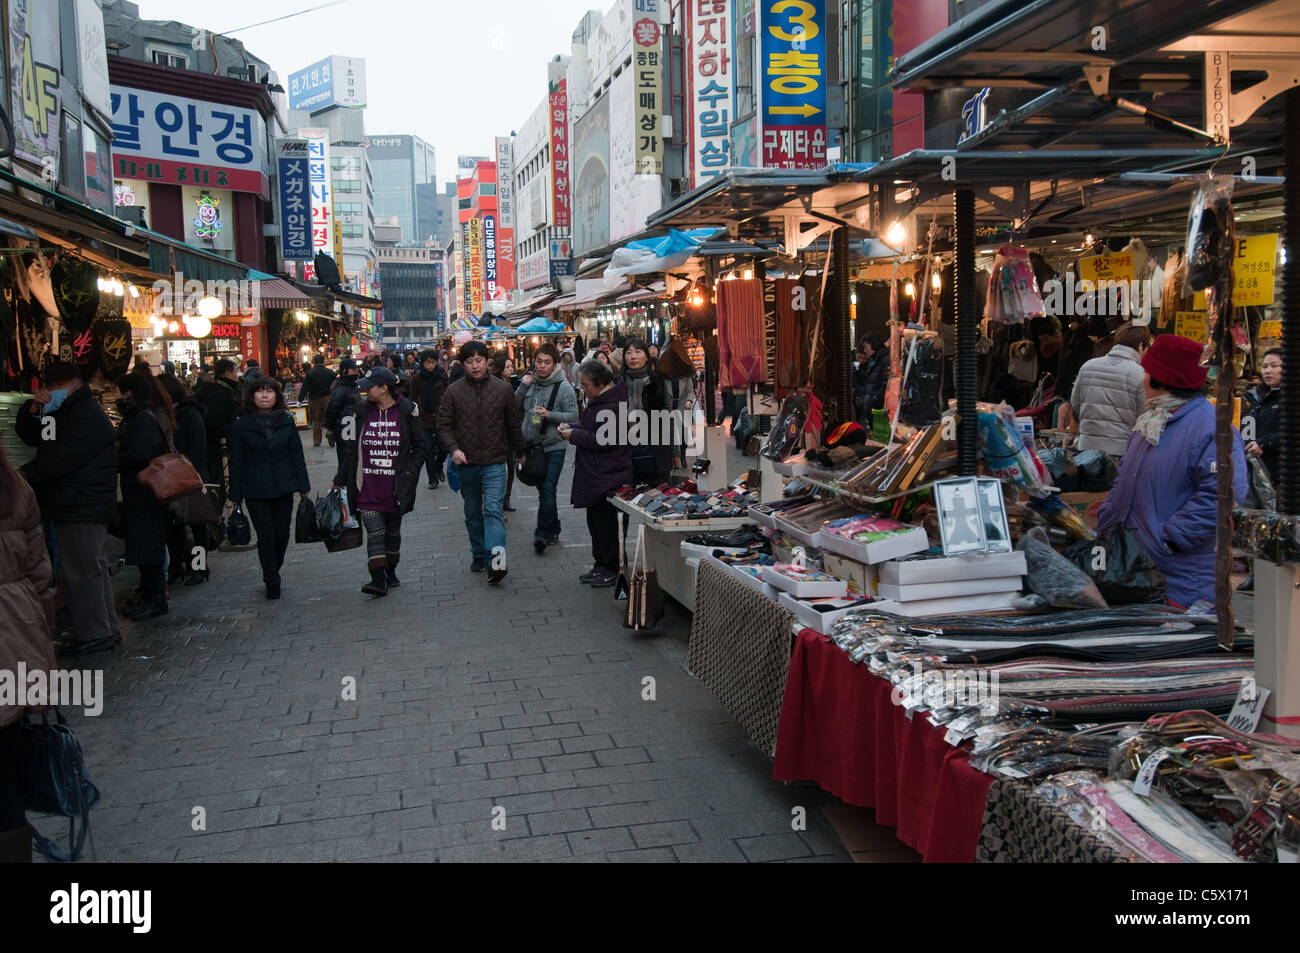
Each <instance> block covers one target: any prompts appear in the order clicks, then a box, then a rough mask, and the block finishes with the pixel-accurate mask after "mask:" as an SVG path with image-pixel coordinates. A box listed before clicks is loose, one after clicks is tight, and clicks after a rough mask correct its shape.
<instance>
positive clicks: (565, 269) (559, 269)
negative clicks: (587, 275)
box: [551, 258, 573, 281]
mask: <svg viewBox="0 0 1300 953" xmlns="http://www.w3.org/2000/svg"><path fill="white" fill-rule="evenodd" d="M572 277H573V259H572V258H552V259H551V280H552V281H554V280H555V279H556V278H572Z"/></svg>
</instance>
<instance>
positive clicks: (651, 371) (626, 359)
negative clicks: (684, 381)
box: [622, 338, 674, 486]
mask: <svg viewBox="0 0 1300 953" xmlns="http://www.w3.org/2000/svg"><path fill="white" fill-rule="evenodd" d="M622 382H623V386H624V387H626V388H627V410H628V430H629V431H630V432H633V428H634V426H635V422H634V420H633V418H632V416H631V414H632V412H633V411H638V412H640V413H643V414H645V415H646V416H645V417H644V418H643V420H644V421H645V423H644V424H643V425H642V427H641V428H640V429H641V431H642V432H644V433H645V435H646V437H645V440H644V441H642V442H641V443H640V444H639V445H637V446H633V447H632V466H633V469H634V470H635V472H636V482H637V483H649V484H651V485H653V486H658V485H659V484H661V483H663V482H665V481H666V480H667V479H668V474H669V471H670V470H671V469H672V465H673V450H674V447H673V445H672V443H671V442H665V441H663V440H661V439H660V438H661V437H662V436H663V435H662V434H658V433H656V432H655V425H654V420H655V418H654V417H653V416H651V415H652V414H654V412H655V411H657V410H663V407H664V381H663V378H662V377H661V376H660V375H659V372H658V371H656V370H655V366H654V363H653V362H652V361H651V360H650V349H649V348H648V347H647V346H646V343H645V341H643V340H641V339H640V338H628V339H627V340H626V341H625V342H624V343H623V377H622Z"/></svg>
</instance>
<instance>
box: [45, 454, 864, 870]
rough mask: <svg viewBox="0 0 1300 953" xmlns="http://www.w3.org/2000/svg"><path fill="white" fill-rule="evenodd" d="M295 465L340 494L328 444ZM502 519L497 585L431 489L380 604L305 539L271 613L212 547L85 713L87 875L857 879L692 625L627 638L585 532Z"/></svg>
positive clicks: (569, 514)
mask: <svg viewBox="0 0 1300 953" xmlns="http://www.w3.org/2000/svg"><path fill="white" fill-rule="evenodd" d="M308 442H310V440H309V441H308ZM307 455H308V463H309V468H310V471H311V477H312V484H313V487H316V488H319V489H322V490H323V489H325V488H327V487H328V485H329V478H330V476H331V474H332V472H333V464H334V451H333V450H331V449H329V448H327V447H321V448H318V449H316V448H312V447H310V446H308V448H307ZM569 463H570V466H569V467H568V468H567V469H566V472H565V477H564V480H563V482H562V484H561V491H560V492H561V497H560V498H561V500H562V501H567V499H568V493H569V490H568V486H569V476H570V474H571V471H572V459H571V457H570V461H569ZM514 502H515V505H516V506H518V507H519V511H518V512H517V513H514V514H508V515H509V516H510V525H509V534H510V550H509V555H510V560H511V562H510V574H509V576H508V577H507V579H506V580H505V582H504V583H503V584H502V586H501V587H500V588H499V589H498V588H493V587H491V586H489V585H488V584H487V581H486V578H485V576H483V575H478V574H473V575H472V574H470V572H469V568H468V567H469V554H468V544H467V542H466V537H465V531H464V522H463V518H462V511H461V502H460V497H459V496H457V495H454V494H452V493H451V491H450V490H448V489H447V488H446V486H445V485H444V486H443V487H441V488H440V489H438V490H436V491H429V490H426V489H424V487H423V486H422V487H421V489H420V498H419V501H418V504H417V508H416V510H415V512H414V513H413V514H412V515H410V516H408V517H407V518H406V521H405V523H404V526H403V546H402V549H403V559H402V564H401V566H400V567H399V576H400V577H401V580H402V587H401V588H400V589H398V590H395V591H393V592H391V593H390V594H389V595H388V596H387V597H385V598H382V599H372V598H370V597H368V596H364V595H362V593H361V592H360V586H361V584H362V583H363V582H364V581H365V578H366V574H365V572H364V568H363V567H364V563H365V556H364V550H352V551H349V552H344V553H336V554H333V555H331V554H328V553H326V552H325V550H324V547H323V546H321V545H319V544H315V545H311V546H299V545H295V544H291V545H290V549H289V556H288V562H287V565H286V567H285V570H284V574H283V575H284V597H283V599H282V600H281V601H279V602H268V601H266V600H265V599H264V597H263V592H262V587H261V584H260V573H259V571H258V568H257V559H256V554H255V552H254V551H252V550H244V551H233V552H224V551H223V552H219V553H216V554H214V556H213V559H212V581H211V582H210V583H208V584H207V585H203V586H198V587H195V588H183V587H177V588H175V589H174V590H173V592H172V611H171V614H170V615H169V616H167V617H165V618H162V619H156V620H152V621H150V622H145V623H141V624H138V625H133V624H131V623H128V622H123V634H124V636H125V638H126V644H125V645H124V647H123V648H122V649H120V650H118V651H117V652H114V653H112V654H111V655H110V656H101V657H100V658H102V659H104V661H103V662H98V661H97V662H95V663H93V664H102V665H103V666H104V668H105V682H106V689H107V696H108V697H107V700H106V703H105V705H104V711H103V714H102V715H100V716H99V717H96V718H86V717H83V716H82V715H81V713H80V712H76V713H75V714H74V715H73V719H72V720H73V723H74V725H75V727H76V730H77V732H78V735H79V737H80V738H81V741H82V745H83V747H84V749H85V752H86V758H87V762H88V764H89V766H90V769H91V772H92V774H93V775H94V778H95V780H96V782H97V783H98V785H99V787H100V789H101V791H102V792H103V799H102V801H101V802H100V805H99V806H98V807H97V808H96V809H95V810H94V812H93V815H92V817H93V825H92V829H93V833H94V843H95V847H96V850H97V858H98V859H99V860H107V861H128V860H129V861H174V860H182V861H191V860H223V861H328V860H373V861H379V860H394V861H435V860H437V861H487V860H511V861H524V860H539V861H571V860H588V861H589V860H594V861H746V860H748V861H772V860H829V861H847V860H848V855H847V853H846V852H845V851H844V849H843V848H842V847H841V845H840V843H839V840H838V839H837V838H836V836H835V834H834V833H833V831H832V830H831V828H830V827H829V825H828V824H827V823H826V821H825V820H824V819H823V817H822V814H821V811H820V809H819V806H820V805H821V804H823V803H825V802H826V801H827V798H826V796H825V795H823V794H822V793H821V792H820V791H818V790H817V789H815V788H811V787H787V786H785V785H782V784H778V783H776V782H774V781H772V780H771V762H770V760H769V759H768V758H767V757H766V756H764V755H763V754H761V753H760V752H759V751H758V750H757V749H755V748H754V747H753V746H752V745H751V744H750V743H749V741H748V740H747V739H746V738H745V736H744V733H743V732H742V731H741V729H740V728H739V727H738V726H737V725H736V723H735V722H734V721H733V719H732V718H731V717H730V716H729V715H728V714H727V713H726V712H725V711H723V709H722V707H721V706H720V705H719V704H718V702H717V701H716V700H715V699H714V698H713V696H712V695H711V694H710V693H709V692H708V690H707V689H705V688H704V687H703V686H702V685H700V684H699V683H698V682H697V681H696V680H695V679H693V678H692V677H691V676H690V675H688V674H687V673H686V672H685V671H684V658H685V647H686V641H687V635H688V631H689V626H690V617H689V615H688V614H687V613H686V612H685V611H684V610H682V609H681V608H680V607H679V606H677V605H676V604H675V603H670V609H669V615H668V618H667V619H665V621H664V623H663V624H662V625H661V626H660V629H659V631H658V632H656V633H653V634H641V635H637V634H633V633H631V632H629V631H628V630H625V629H623V628H622V626H621V613H620V610H621V605H620V604H615V602H614V601H613V597H612V590H608V589H605V590H592V589H590V588H589V587H586V586H582V585H580V584H579V583H578V582H577V576H578V575H579V574H580V573H582V572H585V571H586V570H587V569H588V568H589V566H590V550H589V548H588V539H587V534H586V523H585V520H584V519H583V517H582V515H581V514H580V513H576V512H575V511H573V510H572V509H570V508H569V507H568V506H567V503H563V502H562V506H561V519H562V520H563V522H564V526H565V534H564V542H563V544H561V545H559V546H556V547H553V548H551V549H550V550H549V551H548V552H547V553H546V554H545V555H542V556H537V555H535V554H534V553H533V552H532V548H531V543H532V527H533V525H534V522H535V520H536V491H535V490H532V489H530V488H528V487H524V486H516V488H515V501H514ZM135 576H136V574H135V571H134V570H133V569H127V570H124V571H123V572H122V573H120V574H119V575H118V577H117V580H118V588H119V590H120V591H122V592H125V590H126V589H127V588H129V587H130V586H134V585H135V582H136V578H135ZM647 678H653V679H654V690H655V691H654V700H653V701H647V700H644V699H643V692H644V686H645V684H646V681H645V680H646V679H647ZM349 679H353V680H355V686H356V691H355V695H356V698H355V701H353V700H346V699H345V698H344V697H343V695H344V692H345V682H346V680H349ZM796 807H803V808H805V809H806V815H807V821H806V825H807V828H806V830H802V831H797V830H794V829H792V819H793V816H794V815H793V813H792V812H793V811H794V809H795V808H796ZM200 820H201V821H202V822H203V823H204V825H205V829H196V828H197V827H199V826H200ZM38 823H40V826H41V827H42V829H43V830H45V832H46V833H50V834H53V833H55V832H56V826H55V825H54V822H52V821H49V820H45V821H44V822H43V823H41V822H39V821H38Z"/></svg>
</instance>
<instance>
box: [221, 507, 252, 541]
mask: <svg viewBox="0 0 1300 953" xmlns="http://www.w3.org/2000/svg"><path fill="white" fill-rule="evenodd" d="M226 538H227V539H228V540H230V545H231V546H247V545H248V544H249V543H251V542H252V541H253V524H252V523H250V522H249V521H248V517H247V516H245V515H244V511H243V510H242V509H240V508H239V507H238V506H236V507H235V509H234V512H232V513H231V514H230V515H229V516H228V517H226Z"/></svg>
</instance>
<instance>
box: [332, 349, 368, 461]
mask: <svg viewBox="0 0 1300 953" xmlns="http://www.w3.org/2000/svg"><path fill="white" fill-rule="evenodd" d="M360 379H361V372H360V369H359V368H358V367H357V362H356V361H354V360H353V359H352V358H350V357H345V358H343V360H341V361H339V376H338V377H336V378H334V389H333V390H331V391H330V399H329V403H327V404H326V405H325V430H326V432H327V433H328V434H329V438H330V444H331V445H332V446H333V447H334V452H335V454H336V455H337V456H338V461H339V464H340V465H342V463H343V436H342V431H343V428H344V427H345V426H346V424H345V421H348V420H351V419H352V410H353V408H354V407H356V405H357V381H359V380H360Z"/></svg>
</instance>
